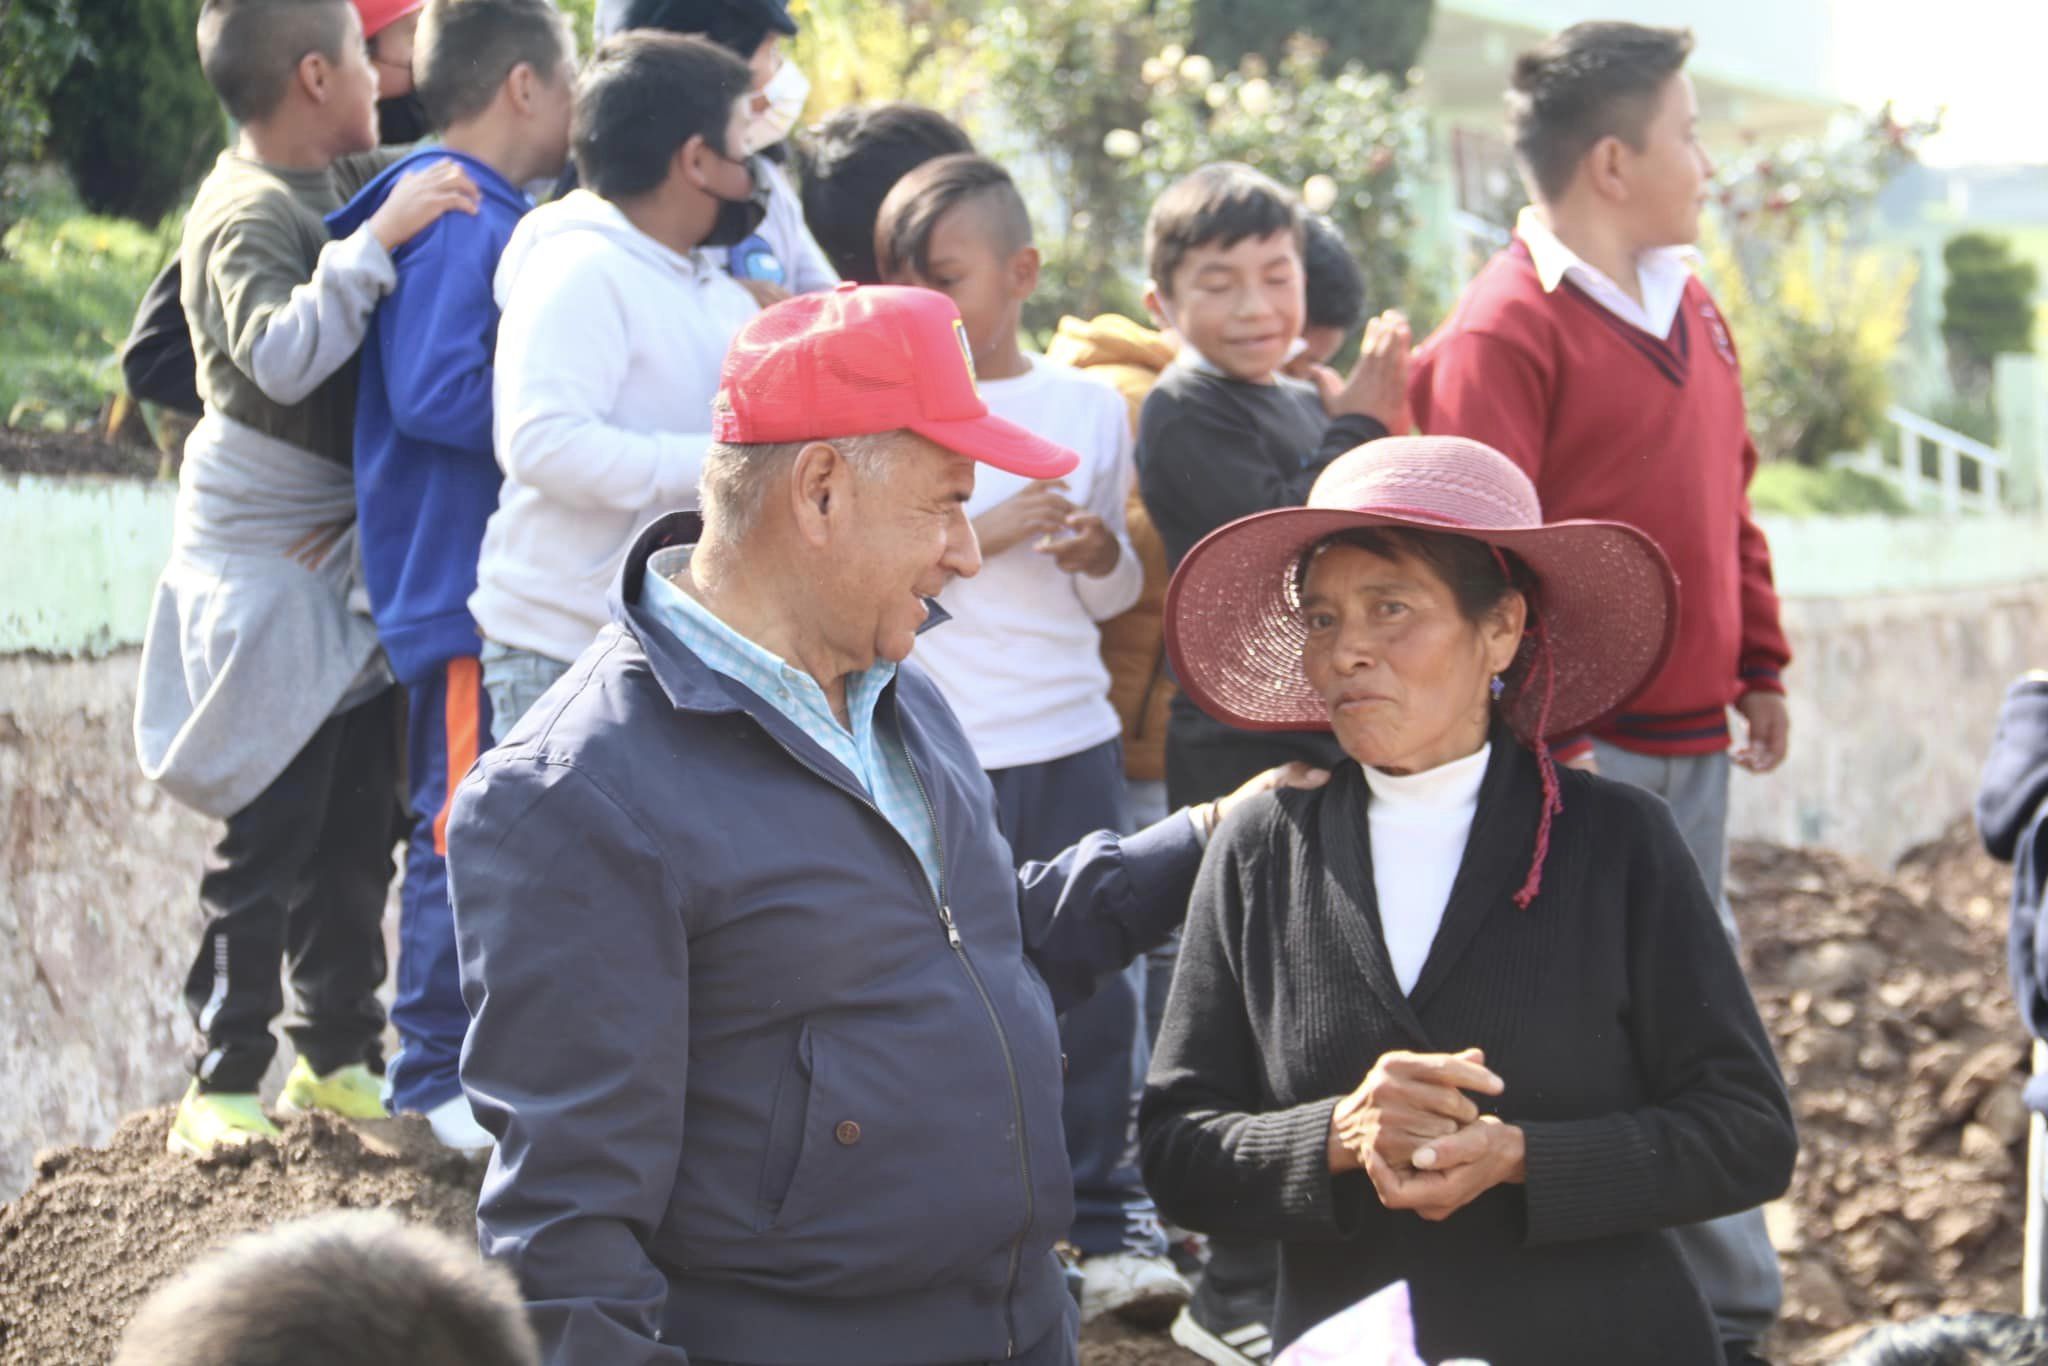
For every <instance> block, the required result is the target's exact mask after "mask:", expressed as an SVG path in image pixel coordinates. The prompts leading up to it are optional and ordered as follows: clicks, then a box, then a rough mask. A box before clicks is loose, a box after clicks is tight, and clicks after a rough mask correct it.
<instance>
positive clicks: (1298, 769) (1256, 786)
mask: <svg viewBox="0 0 2048 1366" xmlns="http://www.w3.org/2000/svg"><path fill="white" fill-rule="evenodd" d="M1328 781H1330V770H1328V769H1327V768H1317V767H1315V766H1314V765H1313V764H1306V763H1303V762H1302V761H1301V760H1299V759H1296V760H1294V761H1293V762H1292V763H1285V764H1282V765H1280V767H1278V768H1269V769H1267V770H1266V771H1265V772H1264V773H1261V774H1259V775H1258V776H1257V777H1256V778H1253V779H1252V780H1251V781H1250V782H1248V783H1246V784H1245V785H1244V786H1243V787H1240V788H1239V789H1237V791H1235V792H1233V793H1231V794H1230V795H1229V796H1227V797H1218V798H1217V799H1216V800H1215V801H1213V802H1204V803H1203V804H1202V805H1200V806H1197V807H1193V808H1191V813H1192V814H1193V816H1194V818H1195V824H1196V825H1197V826H1199V827H1200V828H1201V831H1202V835H1203V838H1205V839H1206V838H1207V837H1208V836H1210V835H1212V834H1214V833H1215V832H1216V827H1217V826H1219V825H1221V824H1223V818H1224V817H1225V816H1228V815H1229V814H1230V813H1231V812H1232V811H1234V810H1236V809H1237V806H1238V804H1239V803H1240V802H1243V801H1245V800H1247V799H1249V798H1252V797H1256V796H1258V795H1259V794H1260V793H1261V792H1272V791H1275V790H1276V789H1278V788H1283V787H1299V788H1312V787H1321V786H1322V785H1323V784H1324V783H1327V782H1328Z"/></svg>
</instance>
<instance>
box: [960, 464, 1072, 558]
mask: <svg viewBox="0 0 2048 1366" xmlns="http://www.w3.org/2000/svg"><path fill="white" fill-rule="evenodd" d="M1066 487H1067V481H1066V480H1064V479H1040V480H1038V481H1037V482H1035V483H1031V484H1027V485H1025V486H1024V488H1023V490H1022V491H1021V492H1019V493H1018V494H1017V496H1016V497H1014V498H1006V499H1004V500H1003V501H1002V502H1000V503H997V504H996V505H995V506H994V507H992V508H990V509H989V510H988V511H987V512H984V513H982V514H981V516H979V517H977V518H975V519H974V535H975V538H976V539H977V540H979V541H980V542H981V553H982V557H983V558H984V559H986V558H990V557H993V556H996V555H1000V554H1002V553H1003V552H1004V551H1005V550H1008V549H1010V547H1012V546H1017V545H1022V544H1023V543H1024V542H1026V541H1028V540H1031V539H1032V538H1034V537H1038V536H1050V535H1052V534H1053V533H1054V532H1056V531H1058V530H1060V528H1062V527H1064V526H1065V525H1066V523H1067V516H1068V514H1070V513H1072V512H1073V511H1074V505H1073V504H1072V503H1070V502H1068V501H1067V500H1066V499H1065V498H1064V497H1062V496H1061V493H1062V491H1063V490H1065V488H1066Z"/></svg>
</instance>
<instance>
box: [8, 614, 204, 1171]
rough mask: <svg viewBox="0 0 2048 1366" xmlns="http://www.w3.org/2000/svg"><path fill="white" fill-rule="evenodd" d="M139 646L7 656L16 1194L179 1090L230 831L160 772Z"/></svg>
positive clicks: (11, 1116)
mask: <svg viewBox="0 0 2048 1366" xmlns="http://www.w3.org/2000/svg"><path fill="white" fill-rule="evenodd" d="M135 673H136V654H135V652H134V651H132V650H131V651H124V652H122V653H118V654H114V655H110V656H107V657H105V658H100V659H51V658H44V657H37V656H29V655H0V808H4V810H5V830H6V837H5V846H4V848H5V870H4V871H5V878H4V881H0V1020H5V1022H6V1026H5V1027H6V1034H5V1036H4V1037H5V1043H4V1045H0V1095H4V1096H6V1098H7V1101H6V1104H4V1105H0V1200H5V1199H8V1198H11V1197H12V1196H13V1194H14V1192H15V1191H16V1190H18V1189H20V1188H21V1187H23V1186H25V1185H26V1184H27V1182H28V1178H29V1175H30V1160H31V1157H32V1155H33V1153H34V1152H35V1150H36V1149H38V1148H41V1147H44V1146H46V1145H50V1144H57V1143H76V1142H79V1141H81V1140H92V1141H95V1142H97V1141H99V1140H102V1139H104V1138H105V1137H106V1136H107V1135H108V1134H109V1133H111V1132H112V1130H113V1127H114V1122H115V1121H116V1120H117V1119H119V1118H120V1117H121V1116H122V1115H124V1114H126V1113H128V1112H129V1111H131V1110H134V1109H137V1108H139V1107H142V1106H146V1105H155V1104H159V1103H161V1102H163V1101H165V1100H169V1099H172V1098H174V1097H175V1096H176V1095H177V1094H178V1092H179V1090H180V1088H181V1086H182V1081H183V1076H182V1065H181V1060H182V1058H183V1055H184V1048H185V1044H186V1040H187V1037H188V1036H187V1032H186V1031H187V1029H188V1026H187V1024H186V1021H185V1011H184V1006H183V1003H182V1001H181V1000H180V997H179V988H180V985H181V984H182V983H183V981H184V975H185V968H186V966H187V964H188V963H189V962H190V960H191V955H192V951H193V949H194V947H195V946H196V945H197V942H198V940H197V935H198V921H197V911H196V908H195V901H194V888H195V883H196V880H197V878H198V875H199V868H200V859H201V856H202V855H203V853H204V851H205V849H206V847H207V844H208V842H209V841H210V839H211V832H212V828H213V827H212V825H211V823H210V822H208V821H206V820H205V819H204V818H202V817H200V816H198V815H195V814H194V813H192V812H190V811H187V810H185V809H184V808H183V807H181V806H179V805H178V804H177V803H176V802H173V801H172V800H170V799H169V798H168V797H165V796H164V795H163V794H161V793H160V792H158V791H157V790H156V789H155V788H154V787H152V786H151V785H150V784H148V783H146V782H144V781H143V779H142V776H141V774H140V773H139V772H137V770H136V766H135V750H134V745H133V742H132V741H131V740H130V738H129V719H130V717H131V716H132V715H133V713H134V708H135Z"/></svg>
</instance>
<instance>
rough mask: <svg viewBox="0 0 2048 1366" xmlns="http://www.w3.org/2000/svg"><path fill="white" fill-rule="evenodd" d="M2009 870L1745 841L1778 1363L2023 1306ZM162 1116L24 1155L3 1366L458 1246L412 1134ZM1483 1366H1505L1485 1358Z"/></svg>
mask: <svg viewBox="0 0 2048 1366" xmlns="http://www.w3.org/2000/svg"><path fill="white" fill-rule="evenodd" d="M2006 888H2007V883H2006V874H2005V871H2004V870H2003V869H2001V868H1999V867H1997V866H1996V865H1994V864H1992V863H1991V862H1990V861H1989V860H1988V859H1986V858H1985V857H1984V856H1983V855H1982V854H1981V853H1980V852H1978V851H1977V850H1976V847H1975V843H1974V840H1973V839H1972V838H1971V836H1970V834H1969V831H1968V829H1967V827H1963V826H1958V827H1957V828H1956V830H1954V831H1953V832H1952V833H1951V834H1950V836H1949V837H1947V838H1945V839H1943V840H1941V841H1939V842H1938V843H1936V844H1934V845H1932V846H1929V847H1928V848H1926V849H1923V850H1920V851H1917V852H1916V853H1915V854H1913V855H1912V856H1910V857H1909V858H1908V859H1907V860H1906V862H1905V863H1904V865H1903V866H1902V867H1901V868H1900V869H1899V870H1898V872H1897V873H1896V874H1895V875H1893V876H1891V877H1889V878H1886V877H1882V876H1880V875H1878V874H1877V873H1875V872H1873V871H1872V870H1870V869H1867V868H1863V867H1860V866H1858V865H1856V864H1854V863H1851V862H1849V861H1847V860H1843V859H1839V858H1836V857H1834V856H1832V855H1829V854H1825V853H1819V852H1812V851H1794V850H1785V849H1777V848H1771V847H1766V846H1751V847H1744V848H1740V849H1738V851H1737V854H1736V858H1735V881H1734V884H1733V890H1734V893H1735V900H1736V906H1737V913H1738V915H1739V916H1740V918H1741V920H1742V923H1743V928H1744V933H1745V935H1746V939H1747V942H1746V945H1745V948H1746V954H1747V958H1748V961H1749V968H1750V973H1751V980H1752V981H1753V982H1754V984H1755V986H1756V991H1757V998H1758V1002H1759V1004H1760V1005H1761V1007H1762V1009H1763V1014H1764V1018H1765V1020H1766V1021H1767V1023H1768V1024H1769V1025H1770V1028H1771V1031H1772V1033H1773V1036H1774V1038H1775V1040H1776V1042H1777V1046H1778V1050H1779V1055H1780V1057H1781V1058H1782V1059H1783V1061H1784V1065H1785V1071H1786V1077H1787V1080H1788V1081H1789V1082H1790V1083H1791V1085H1792V1091H1793V1096H1794V1099H1795V1103H1796V1106H1797V1109H1798V1114H1799V1123H1800V1129H1801V1133H1802V1137H1803V1152H1802V1155H1801V1157H1800V1161H1799V1168H1798V1172H1797V1175H1796V1177H1795V1178H1794V1183H1793V1188H1792V1190H1791V1192H1790V1194H1789V1195H1788V1196H1787V1198H1786V1199H1785V1200H1784V1201H1782V1202H1780V1203H1779V1204H1778V1205H1776V1206H1774V1207H1773V1208H1772V1209H1771V1210H1770V1211H1768V1215H1769V1219H1770V1223H1771V1229H1772V1234H1773V1237H1774V1238H1775V1239H1776V1241H1777V1242H1778V1245H1779V1248H1780V1250H1781V1251H1782V1253H1783V1254H1784V1262H1785V1274H1786V1284H1787V1291H1788V1295H1787V1305H1786V1317H1785V1322H1784V1324H1783V1326H1782V1327H1781V1329H1780V1332H1779V1336H1778V1339H1777V1341H1776V1342H1775V1343H1774V1344H1773V1360H1775V1361H1777V1362H1779V1363H1780V1366H1822V1363H1827V1362H1831V1361H1833V1360H1834V1359H1835V1358H1836V1356H1837V1355H1839V1353H1840V1352H1841V1351H1842V1349H1843V1348H1845V1347H1846V1346H1847V1345H1848V1344H1849V1343H1850V1342H1853V1341H1854V1340H1855V1339H1856V1338H1857V1337H1859V1336H1860V1335H1861V1334H1862V1333H1863V1332H1864V1331H1866V1330H1867V1329H1868V1327H1869V1326H1870V1325H1871V1324H1872V1323H1875V1322H1879V1321H1882V1320H1885V1319H1887V1318H1909V1317H1913V1316H1917V1315H1919V1314H1923V1313H1928V1312H1933V1311H1936V1310H1948V1309H1961V1308H1991V1309H2013V1308H2016V1306H2017V1304H2018V1300H2019V1266H2020V1223H2021V1213H2020V1207H2021V1194H2022V1188H2023V1187H2022V1176H2021V1162H2022V1156H2023V1153H2024V1148H2025V1132H2026V1115H2025V1112H2024V1110H2023V1108H2022V1107H2021V1105H2020V1101H2019V1090H2020V1085H2021V1082H2022V1080H2023V1078H2024V1075H2025V1066H2026V1055H2025V1045H2024V1040H2023V1037H2022V1034H2021V1031H2020V1027H2019V1024H2018V1020H2017V1016H2016V1015H2015V1013H2014V1011H2013V1007H2012V1003H2011V1000H2010V998H2009V994H2008V992H2007V990H2006V986H2005V980H2004V968H2003V964H2004V924H2005V898H2006ZM169 1115H170V1112H169V1110H168V1109H164V1110H156V1111H151V1112H148V1113H145V1114H139V1115H136V1116H134V1117H133V1118H131V1119H130V1120H129V1121H128V1122H127V1123H125V1124H124V1125H123V1126H122V1127H121V1129H120V1131H119V1132H118V1133H116V1134H115V1136H114V1138H113V1140H112V1142H111V1143H110V1144H109V1145H108V1146H107V1147H106V1148H104V1149H76V1148H74V1149H66V1150H63V1151H61V1152H56V1153H50V1154H45V1155H43V1156H42V1157H41V1158H40V1159H39V1161H38V1164H37V1172H38V1175H37V1179H36V1182H35V1184H34V1185H33V1186H32V1187H31V1188H30V1190H29V1191H28V1192H27V1193H26V1194H24V1195H23V1196H22V1197H21V1198H20V1199H19V1200H17V1201H15V1202H14V1204H12V1205H11V1206H9V1207H7V1208H6V1209H5V1210H0V1366H17V1363H19V1364H20V1366H27V1364H28V1363H34V1364H35V1366H97V1364H98V1363H101V1362H104V1361H105V1360H106V1359H107V1357H108V1355H109V1354H110V1352H111V1350H112V1346H113V1344H114V1342H115V1341H116V1340H117V1338H118V1336H119V1333H120V1329H121V1326H122V1325H123V1324H124V1323H125V1322H126V1320H127V1317H128V1315H129V1314H130V1313H131V1312H132V1311H133V1309H134V1306H135V1305H136V1303H137V1302H138V1301H139V1300H140V1298H141V1297H142V1296H144V1295H145V1294H146V1293H147V1292H148V1291H149V1290H150V1289H151V1288H152V1287H153V1286H155V1285H156V1284H158V1283H159V1282H160V1281H161V1280H163V1279H164V1278H165V1277H167V1276H169V1275H171V1274H172V1273H173V1272H175V1271H176V1270H177V1269H178V1268H180V1267H181V1266H183V1265H185V1264H186V1263H187V1262H189V1261H190V1260H191V1259H192V1258H193V1257H194V1256H196V1255H198V1254H199V1253H200V1252H202V1251H203V1250H204V1249H206V1248H208V1247H210V1246H212V1245H214V1244H216V1243H218V1242H220V1241H221V1240H223V1239H224V1238H227V1237H229V1236H231V1235H232V1234H235V1233H238V1232H242V1231H244V1230H248V1229H254V1228H261V1227H264V1226H266V1225H268V1224H270V1223H272V1222H274V1221H276V1220H278V1219H280V1218H284V1217H288V1216H290V1215H293V1214H302V1213H307V1212H311V1211H314V1210H318V1209H323V1208H333V1207H357V1208H361V1207H370V1206H378V1207H385V1208H390V1209H394V1210H396V1211H398V1212H399V1213H401V1214H403V1215H405V1216H406V1217H408V1218H413V1219H418V1220H420V1221H423V1222H426V1223H430V1224H434V1225H437V1226H439V1227H441V1228H445V1229H447V1230H449V1231H450V1232H451V1233H454V1234H455V1235H456V1236H459V1237H465V1238H466V1237H469V1236H470V1235H471V1230H472V1228H473V1224H472V1219H471V1212H472V1209H473V1203H472V1202H473V1200H474V1192H475V1186H476V1181H477V1179H478V1173H477V1170H476V1169H475V1168H474V1167H473V1166H471V1165H469V1164H467V1163H465V1162H463V1161H461V1160H460V1159H456V1158H451V1157H449V1156H448V1155H446V1154H444V1153H441V1152H440V1151H438V1150H437V1149H435V1148H434V1147H433V1145H432V1144H431V1142H430V1141H428V1140H427V1139H426V1137H425V1135H424V1133H423V1132H422V1130H421V1128H420V1127H419V1126H418V1125H417V1124H415V1123H414V1122H411V1121H393V1122H391V1123H389V1124H383V1125H377V1126H366V1127H365V1129H364V1130H361V1131H358V1130H355V1129H351V1128H349V1127H348V1126H345V1125H342V1124H339V1123H336V1122H333V1121H330V1120H327V1119H324V1118H322V1117H317V1116H316V1117H311V1118H307V1119H301V1120H296V1121H293V1122H292V1123H291V1124H290V1125H288V1126H287V1128H286V1130H285V1136H284V1138H283V1139H282V1140H281V1141H280V1142H278V1143H275V1144H270V1143H265V1144H258V1145H255V1146H253V1147H252V1148H250V1149H248V1150H246V1151H244V1152H242V1153H240V1154H235V1155H232V1156H229V1157H226V1158H224V1159H221V1160H216V1161H212V1162H203V1163H198V1164H196V1165H195V1164H193V1163H191V1162H189V1161H187V1160H185V1159H180V1158H174V1157H171V1156H169V1155H168V1154H166V1153H165V1152H164V1150H163V1134H164V1129H165V1126H166V1125H167V1123H168V1122H169ZM1193 1360H1194V1358H1192V1357H1191V1356H1189V1355H1187V1354H1186V1353H1184V1352H1181V1351H1180V1350H1179V1349H1177V1348H1175V1347H1174V1346H1173V1345H1172V1344H1171V1343H1170V1342H1168V1341H1167V1340H1166V1339H1165V1338H1164V1337H1163V1336H1162V1335H1158V1334H1144V1333H1138V1332H1134V1331H1131V1330H1126V1329H1120V1328H1116V1327H1114V1326H1108V1325H1104V1326H1101V1327H1098V1328H1097V1329H1094V1330H1091V1333H1090V1335H1089V1341H1088V1343H1087V1345H1086V1346H1085V1348H1084V1351H1083V1361H1084V1362H1085V1363H1086V1366H1166V1364H1167V1363H1185V1362H1192V1361H1193ZM1500 1366H1512V1364H1511V1363H1501V1364H1500Z"/></svg>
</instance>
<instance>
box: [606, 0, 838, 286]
mask: <svg viewBox="0 0 2048 1366" xmlns="http://www.w3.org/2000/svg"><path fill="white" fill-rule="evenodd" d="M603 17H604V16H603V12H602V10H601V11H600V25H599V29H600V34H601V35H602V36H607V37H608V36H610V35H609V33H607V32H605V31H604V28H603ZM617 21H618V23H619V25H620V29H621V31H625V30H632V29H658V30H660V31H661V32H664V33H685V34H696V35H697V36H699V37H703V38H708V39H710V40H711V41H712V42H714V43H717V44H718V45H719V46H720V47H722V48H724V49H726V50H727V51H728V52H731V53H732V54H733V55H734V56H736V57H738V58H739V59H740V60H741V61H743V62H745V63H746V64H747V68H748V69H749V70H750V71H752V72H753V78H754V84H753V90H752V93H751V95H750V97H749V100H748V118H747V131H746V136H745V138H744V139H743V145H744V147H745V153H744V154H745V155H746V156H747V157H748V158H750V160H749V162H748V166H749V168H750V169H751V170H752V171H753V172H754V174H755V175H756V177H758V178H759V180H760V181H761V189H762V191H763V192H764V194H765V197H766V200H767V206H768V214H767V217H765V218H764V219H762V221H761V228H760V231H758V232H756V233H755V234H754V235H753V236H751V237H749V238H748V239H747V240H746V241H744V242H741V243H739V244H738V245H736V246H732V247H728V248H726V250H725V255H724V259H725V268H726V270H728V271H729V272H731V274H732V276H733V278H735V279H738V280H745V281H751V282H753V284H754V286H755V288H754V290H753V293H754V295H755V297H756V298H758V299H761V300H763V301H764V303H765V302H774V301H775V300H777V299H781V298H785V297H787V296H788V295H791V294H808V293H811V292H813V291H815V290H820V289H830V288H831V287H832V286H834V285H836V284H838V283H839V276H838V274H837V273H835V272H834V271H833V269H832V267H831V265H830V264H828V263H827V262H826V260H825V253H824V252H823V250H821V249H820V248H819V246H818V242H817V239H816V238H814V237H812V236H811V232H810V229H809V228H808V227H806V226H805V225H804V213H803V205H802V202H801V201H800V200H798V198H797V193H796V190H795V189H794V188H793V187H792V186H791V185H790V183H789V181H788V179H787V178H786V177H784V175H783V174H782V170H781V168H780V167H779V166H777V165H776V162H777V161H778V160H780V159H781V158H782V156H783V155H784V153H783V151H782V150H781V147H782V143H783V140H784V139H786V138H787V137H788V136H789V134H790V132H791V130H793V129H794V128H795V127H796V122H797V120H798V119H799V118H801V117H802V115H803V112H804V105H805V103H807V102H808V101H809V99H810V94H811V82H810V78H809V77H808V76H806V75H804V73H803V69H802V68H801V67H799V66H798V65H797V64H796V62H795V61H794V60H792V59H791V57H790V56H789V54H788V53H787V52H785V51H783V42H784V40H785V39H788V38H793V37H795V36H796V31H797V27H796V20H795V19H793V18H791V17H790V13H789V7H788V6H787V5H786V4H784V3H783V0H630V3H628V4H626V5H624V6H623V7H622V10H621V11H620V12H619V13H618V15H617Z"/></svg>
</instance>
